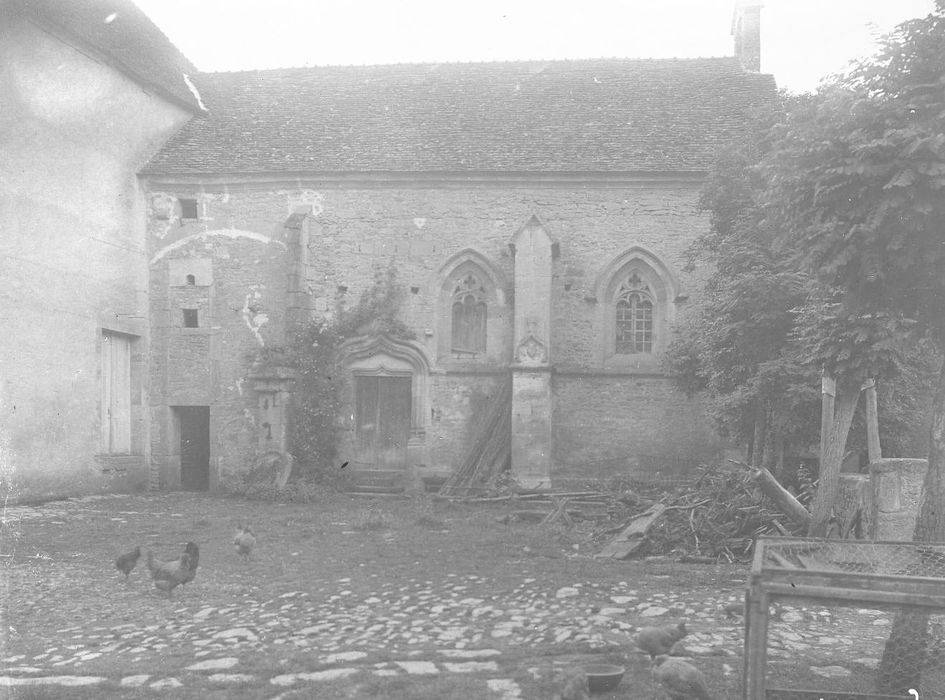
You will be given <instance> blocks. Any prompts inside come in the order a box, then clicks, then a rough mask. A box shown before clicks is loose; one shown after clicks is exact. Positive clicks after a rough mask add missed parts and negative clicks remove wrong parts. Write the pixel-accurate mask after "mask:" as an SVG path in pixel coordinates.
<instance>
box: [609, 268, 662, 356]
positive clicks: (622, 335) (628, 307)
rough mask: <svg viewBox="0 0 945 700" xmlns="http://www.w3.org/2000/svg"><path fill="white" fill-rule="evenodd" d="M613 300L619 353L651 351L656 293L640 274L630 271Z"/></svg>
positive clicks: (616, 348)
mask: <svg viewBox="0 0 945 700" xmlns="http://www.w3.org/2000/svg"><path fill="white" fill-rule="evenodd" d="M614 302H615V304H614V306H615V312H616V322H615V324H614V330H615V332H616V344H615V351H616V354H618V355H636V354H639V353H652V352H653V328H654V323H653V307H654V295H653V292H652V290H651V289H650V287H649V285H648V284H647V283H646V282H645V281H644V280H643V278H642V277H640V275H639V273H637V272H635V271H634V272H632V273H630V275H629V276H628V277H627V278H626V279H625V280H624V282H623V284H621V285H620V288H619V289H618V290H617V294H616V295H615V298H614Z"/></svg>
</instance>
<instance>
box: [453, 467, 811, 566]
mask: <svg viewBox="0 0 945 700" xmlns="http://www.w3.org/2000/svg"><path fill="white" fill-rule="evenodd" d="M760 472H761V475H762V476H764V477H765V479H760V478H759V470H755V469H752V468H750V467H748V466H747V465H743V464H740V463H733V466H716V467H702V468H701V469H700V470H699V471H698V472H697V473H695V474H694V475H693V477H692V480H691V481H689V482H688V483H686V484H683V485H679V486H676V487H673V488H667V487H660V486H654V485H634V487H633V488H630V486H629V485H628V484H627V483H614V484H610V485H609V487H608V488H598V489H592V488H585V489H581V490H574V491H561V492H554V491H552V492H549V491H543V490H534V491H528V490H525V489H522V488H521V487H520V486H519V485H518V484H517V483H516V482H515V480H514V479H512V478H511V476H510V474H509V472H507V471H506V472H500V473H499V474H497V475H494V476H493V479H491V480H490V482H489V483H488V484H486V485H484V488H482V490H481V491H480V495H475V496H471V495H470V496H456V495H451V496H446V495H444V494H442V492H441V494H440V495H439V496H438V498H445V499H447V500H450V501H454V502H459V503H469V504H473V503H475V504H482V505H493V506H500V507H502V511H503V514H502V515H501V516H499V517H498V518H497V520H498V521H499V522H502V523H507V524H512V523H523V524H534V525H540V526H544V527H547V526H552V525H554V526H556V527H559V528H567V529H570V530H571V531H572V532H571V534H572V535H573V536H574V537H575V538H576V539H577V540H579V541H581V543H582V545H581V548H582V549H588V550H591V551H594V552H595V556H596V557H600V558H613V559H629V558H635V557H643V556H658V555H668V556H673V557H676V558H678V559H679V560H680V561H688V562H694V563H695V562H699V563H710V562H717V561H728V562H734V561H743V560H745V559H747V558H748V557H750V555H751V552H752V545H753V542H754V539H755V538H756V537H758V536H760V535H766V534H767V535H783V536H797V535H803V534H804V532H805V527H804V519H803V518H801V517H800V513H798V512H793V511H795V510H799V511H800V512H801V513H802V514H803V515H805V516H807V512H806V511H805V510H804V507H803V506H801V505H800V504H799V503H797V502H796V501H795V500H794V499H793V497H792V496H791V497H788V496H786V495H783V494H781V493H780V491H783V489H781V487H780V486H778V487H777V489H778V490H780V491H778V490H773V487H772V485H771V484H770V483H768V481H766V479H767V480H770V481H773V477H771V476H770V474H768V473H767V471H765V470H760ZM771 494H774V496H776V497H777V498H778V501H775V500H774V499H773V498H772V497H771ZM784 494H786V492H784ZM789 501H790V502H789ZM778 502H780V503H782V504H785V509H784V510H782V509H781V507H780V506H779V505H778ZM785 511H787V512H785Z"/></svg>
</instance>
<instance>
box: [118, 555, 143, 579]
mask: <svg viewBox="0 0 945 700" xmlns="http://www.w3.org/2000/svg"><path fill="white" fill-rule="evenodd" d="M140 558H141V547H135V548H134V549H132V550H131V551H130V552H125V553H124V554H122V555H121V556H120V557H118V558H117V559H116V560H115V567H116V568H117V569H118V570H119V571H120V572H121V573H123V574H124V575H125V580H126V581H127V580H128V574H130V573H131V572H132V570H133V569H134V568H135V566H137V564H138V559H140Z"/></svg>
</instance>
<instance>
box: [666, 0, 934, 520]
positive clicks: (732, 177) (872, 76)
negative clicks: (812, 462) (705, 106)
mask: <svg viewBox="0 0 945 700" xmlns="http://www.w3.org/2000/svg"><path fill="white" fill-rule="evenodd" d="M942 8H943V3H942V0H939V2H938V4H937V6H936V11H935V12H934V13H933V14H932V15H931V16H930V17H928V18H925V19H920V20H914V21H912V22H908V23H906V24H904V25H902V26H901V27H900V28H898V29H897V31H896V32H895V33H894V34H893V35H891V36H890V37H889V38H888V39H887V40H886V42H885V43H884V45H883V49H882V51H881V52H880V53H879V54H878V55H877V56H875V57H873V58H872V59H869V60H866V61H863V62H861V63H860V64H858V65H857V66H855V68H854V69H853V70H851V72H850V73H849V74H848V75H846V76H843V77H841V78H837V79H834V80H833V81H831V82H828V83H826V84H825V85H824V86H822V88H821V90H820V91H819V92H818V93H817V94H815V95H803V96H793V97H790V96H783V100H782V103H781V107H782V110H781V112H780V113H779V114H776V115H775V116H774V117H772V116H771V115H766V116H765V117H764V118H763V119H762V128H761V130H760V131H759V132H758V133H757V135H755V137H754V138H745V139H743V140H742V142H741V143H739V144H738V145H737V146H736V147H735V148H733V149H732V150H731V151H730V152H728V153H726V154H725V155H724V156H723V157H722V158H721V159H720V160H719V162H718V164H717V166H716V168H715V170H714V171H713V172H712V173H711V174H710V177H709V180H708V183H707V186H706V188H705V191H704V195H703V200H702V203H703V205H704V206H705V207H706V208H707V209H708V210H709V212H710V216H711V231H710V232H709V233H708V234H707V235H706V236H703V237H702V238H701V239H699V241H697V243H696V246H695V247H694V248H693V250H692V253H691V259H692V264H695V265H698V264H703V263H709V264H711V265H712V266H714V272H713V273H712V275H711V277H710V278H709V280H708V284H707V286H706V294H705V295H704V297H703V298H702V300H701V301H700V302H699V303H698V305H697V308H696V309H694V310H693V311H694V312H693V313H691V314H689V316H688V317H687V318H686V319H685V320H684V321H683V322H682V323H681V324H680V326H679V328H678V329H677V330H678V331H679V333H678V336H677V340H676V342H675V343H674V344H673V345H672V346H671V348H670V352H669V353H668V356H667V365H668V367H669V369H670V371H671V373H673V374H674V375H675V377H676V379H677V382H678V383H679V385H680V386H681V387H682V388H683V389H685V390H686V391H688V392H690V393H693V392H696V391H701V390H704V391H705V392H706V395H707V396H708V398H709V405H710V410H711V411H712V413H713V414H714V416H715V417H716V420H717V422H718V424H719V426H720V428H721V430H722V432H723V434H726V435H728V436H730V437H732V438H734V439H738V440H741V441H744V442H749V443H750V442H752V441H753V440H754V442H757V441H758V440H759V439H763V440H764V445H765V448H768V447H770V445H771V443H772V442H774V443H775V444H777V443H778V442H779V441H782V440H786V441H788V442H791V441H792V440H793V441H795V442H798V443H805V442H806V444H812V443H813V442H815V440H816V435H817V432H818V430H819V426H818V423H817V422H816V416H817V414H818V413H819V407H818V403H819V375H820V373H821V371H824V372H826V373H827V374H828V375H830V376H833V377H835V378H836V379H837V380H838V382H839V384H840V389H839V390H842V391H844V392H846V393H847V394H849V393H850V392H858V391H859V386H860V384H861V383H862V381H863V380H864V379H865V378H867V377H878V378H880V381H879V389H880V391H879V398H880V409H881V415H882V416H883V432H884V433H885V435H884V438H885V439H884V445H885V446H886V447H887V449H889V448H890V447H891V448H892V450H891V451H892V452H893V453H895V452H896V448H897V445H896V444H895V442H896V441H895V438H897V437H899V438H901V437H902V436H903V432H904V431H903V430H901V428H904V427H905V426H906V425H908V424H909V423H910V422H913V423H914V422H915V413H914V412H915V410H916V409H917V407H918V406H917V404H921V401H919V400H917V399H916V397H915V396H914V395H913V394H910V393H909V392H908V391H903V387H912V388H916V387H917V386H918V387H921V383H922V376H923V375H924V373H925V372H926V371H927V368H926V367H925V365H924V364H923V362H924V361H925V360H927V358H928V356H929V353H928V352H927V351H926V349H925V348H924V347H922V345H921V343H920V342H919V341H920V339H926V340H931V341H932V343H933V345H935V346H937V347H938V348H939V349H940V348H941V347H942V344H943V338H945V264H943V263H945V236H943V225H945V216H943V214H945V211H943V209H945V196H943V194H945V192H943V191H942V190H943V185H945V168H943V158H942V156H943V153H945V150H943V146H945V128H943V117H945V105H943V101H945V89H943V88H945V86H943V77H942V75H943V70H942V66H943V65H945V52H943V46H945V41H943V30H942V15H943V10H942ZM839 390H838V391H839ZM812 418H813V420H812ZM760 436H766V437H763V438H762V437H760ZM754 461H755V462H756V463H758V461H759V460H757V459H756V460H754ZM764 461H770V456H768V455H766V456H765V459H764ZM943 534H945V533H943Z"/></svg>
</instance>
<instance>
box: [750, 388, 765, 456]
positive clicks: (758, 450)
mask: <svg viewBox="0 0 945 700" xmlns="http://www.w3.org/2000/svg"><path fill="white" fill-rule="evenodd" d="M765 423H766V421H765V409H764V405H762V404H761V402H757V403H756V404H755V434H754V437H752V440H751V443H752V447H751V461H750V464H751V466H753V467H760V466H761V462H762V460H763V459H764V453H765Z"/></svg>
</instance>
